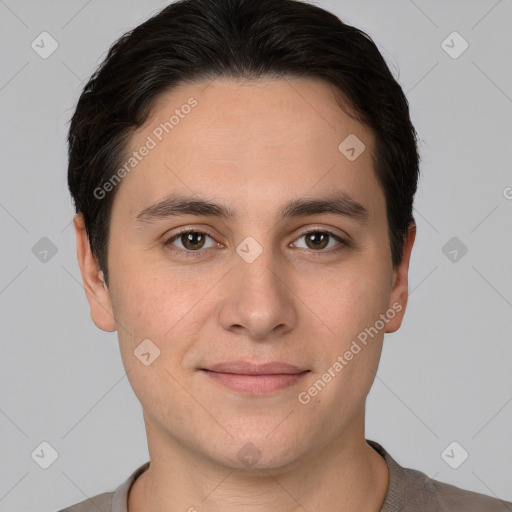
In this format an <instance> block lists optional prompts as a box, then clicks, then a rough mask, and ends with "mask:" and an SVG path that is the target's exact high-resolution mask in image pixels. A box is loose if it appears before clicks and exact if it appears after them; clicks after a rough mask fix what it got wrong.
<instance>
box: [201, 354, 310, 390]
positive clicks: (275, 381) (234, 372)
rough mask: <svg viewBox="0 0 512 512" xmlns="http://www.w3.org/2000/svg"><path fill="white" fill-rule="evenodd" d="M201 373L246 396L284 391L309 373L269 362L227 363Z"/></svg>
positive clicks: (294, 367)
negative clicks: (246, 394)
mask: <svg viewBox="0 0 512 512" xmlns="http://www.w3.org/2000/svg"><path fill="white" fill-rule="evenodd" d="M201 372H203V373H204V374H206V376H207V377H208V378H210V379H212V380H213V381H214V382H216V383H218V384H221V385H223V386H225V387H227V388H230V389H232V390H235V391H239V392H242V393H248V394H264V393H271V392H275V391H280V390H283V389H286V388H288V387H290V386H292V385H293V384H296V383H297V382H298V381H299V380H302V379H303V378H304V376H305V375H306V374H307V373H309V372H310V370H305V369H301V368H299V367H297V366H294V365H291V364H288V363H283V362H277V361H276V362H270V363H264V364H253V363H250V362H245V361H228V362H225V363H220V364H216V365H213V366H210V367H209V368H201Z"/></svg>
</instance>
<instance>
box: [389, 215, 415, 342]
mask: <svg viewBox="0 0 512 512" xmlns="http://www.w3.org/2000/svg"><path fill="white" fill-rule="evenodd" d="M415 238H416V224H414V223H413V222H411V223H410V224H409V228H408V230H407V238H406V240H405V242H404V251H403V256H402V261H401V262H400V264H399V265H398V266H397V268H396V269H395V275H394V280H393V287H392V289H391V294H390V297H389V304H388V307H389V310H393V311H394V312H396V314H395V315H394V316H393V318H391V319H390V320H389V322H388V323H387V324H386V331H385V332H387V333H391V332H395V331H397V330H398V329H399V328H400V325H401V324H402V320H403V318H404V314H405V309H406V307H407V299H408V296H409V285H408V274H409V262H410V259H411V252H412V247H413V245H414V240H415Z"/></svg>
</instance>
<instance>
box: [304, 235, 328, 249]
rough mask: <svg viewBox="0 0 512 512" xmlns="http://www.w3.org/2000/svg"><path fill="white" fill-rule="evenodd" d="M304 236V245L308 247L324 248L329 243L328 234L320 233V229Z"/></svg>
mask: <svg viewBox="0 0 512 512" xmlns="http://www.w3.org/2000/svg"><path fill="white" fill-rule="evenodd" d="M304 236H305V237H306V245H307V246H308V247H309V248H310V249H325V248H326V247H327V244H328V243H329V237H330V235H329V234H327V233H322V232H320V231H315V232H313V233H307V234H306V235H304Z"/></svg>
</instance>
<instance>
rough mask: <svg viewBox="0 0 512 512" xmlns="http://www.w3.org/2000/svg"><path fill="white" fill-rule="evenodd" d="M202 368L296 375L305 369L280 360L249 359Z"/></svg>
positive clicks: (236, 372)
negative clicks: (255, 361)
mask: <svg viewBox="0 0 512 512" xmlns="http://www.w3.org/2000/svg"><path fill="white" fill-rule="evenodd" d="M203 369H204V370H208V371H212V372H217V373H235V374H237V375H297V374H299V373H303V372H305V371H307V370H304V369H301V368H299V367H297V366H294V365H293V364H288V363H283V362H281V361H271V362H269V363H263V364H254V363H251V362H249V361H226V362H224V363H218V364H214V365H213V366H210V367H209V368H203Z"/></svg>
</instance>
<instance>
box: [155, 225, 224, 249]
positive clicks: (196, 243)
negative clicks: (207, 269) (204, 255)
mask: <svg viewBox="0 0 512 512" xmlns="http://www.w3.org/2000/svg"><path fill="white" fill-rule="evenodd" d="M208 238H210V239H211V240H212V242H211V243H210V245H209V246H206V240H207V239H208ZM178 244H181V247H180V245H178ZM164 245H165V246H166V247H169V249H171V250H172V251H176V252H199V251H200V250H201V249H208V248H210V247H215V246H216V245H217V246H218V245H219V244H218V243H217V242H216V241H215V240H213V238H212V236H211V235H209V234H208V233H205V232H204V231H197V230H192V229H188V230H185V231H181V232H180V233H177V234H175V235H173V236H172V237H171V238H169V239H168V240H167V241H166V242H165V243H164Z"/></svg>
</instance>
